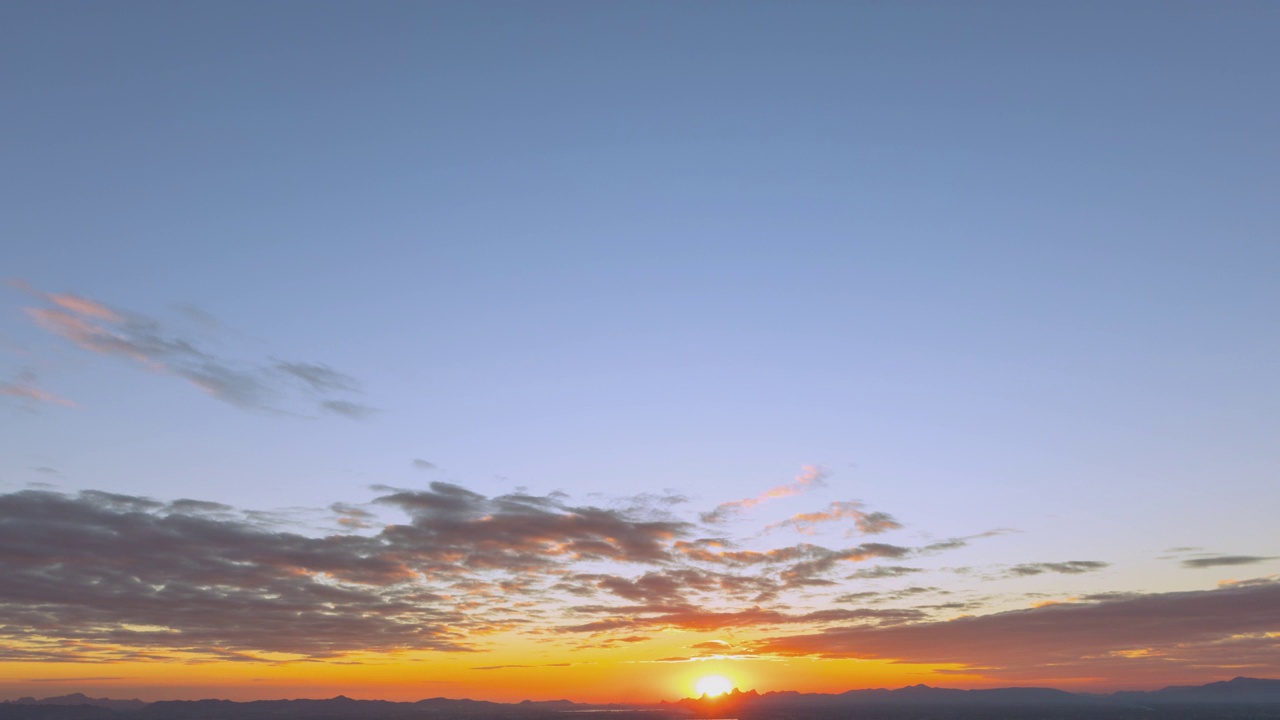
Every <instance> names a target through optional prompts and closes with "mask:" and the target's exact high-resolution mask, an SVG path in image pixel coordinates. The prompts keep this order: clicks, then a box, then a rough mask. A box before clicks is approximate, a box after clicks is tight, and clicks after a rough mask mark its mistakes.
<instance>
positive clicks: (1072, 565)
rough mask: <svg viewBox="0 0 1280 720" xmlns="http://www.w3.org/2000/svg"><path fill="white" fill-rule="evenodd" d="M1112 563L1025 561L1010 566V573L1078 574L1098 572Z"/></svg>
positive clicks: (1095, 561) (1097, 561)
mask: <svg viewBox="0 0 1280 720" xmlns="http://www.w3.org/2000/svg"><path fill="white" fill-rule="evenodd" d="M1109 564H1110V563H1105V562H1102V561H1100V560H1068V561H1066V562H1038V563H1023V564H1021V565H1014V566H1013V567H1011V568H1009V575H1011V576H1016V577H1027V576H1030V575H1042V574H1044V573H1061V574H1065V575H1078V574H1080V573H1087V572H1096V571H1098V570H1102V569H1103V568H1105V567H1107V566H1108V565H1109Z"/></svg>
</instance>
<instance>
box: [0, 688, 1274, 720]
mask: <svg viewBox="0 0 1280 720" xmlns="http://www.w3.org/2000/svg"><path fill="white" fill-rule="evenodd" d="M619 713H622V714H626V715H633V716H640V717H642V718H645V719H646V720H666V719H668V718H673V719H674V718H726V719H727V718H734V719H735V720H740V719H742V718H752V719H758V720H835V719H836V718H854V719H855V720H857V719H858V718H873V719H874V718H886V719H891V718H929V719H930V720H945V719H946V718H949V717H952V718H974V719H979V718H982V719H986V718H990V719H996V718H1010V719H1012V718H1018V719H1021V718H1048V719H1050V720H1056V719H1062V720H1068V719H1071V718H1080V719H1081V720H1084V719H1085V718H1088V719H1089V720H1099V719H1103V720H1112V719H1115V720H1122V719H1123V720H1128V719H1129V718H1133V719H1139V718H1148V719H1152V720H1154V719H1157V718H1159V719H1163V718H1171V719H1173V718H1176V719H1177V720H1213V719H1215V718H1232V719H1239V720H1263V719H1267V718H1280V680H1276V679H1260V678H1246V677H1237V678H1235V679H1233V680H1228V681H1223V682H1214V683H1209V684H1206V685H1195V686H1170V687H1166V688H1163V689H1160V690H1154V691H1121V692H1114V693H1110V694H1088V693H1072V692H1067V691H1064V690H1057V689H1053V688H1038V687H1010V688H992V689H982V690H957V689H951V688H938V687H931V686H928V685H923V684H922V685H911V686H908V687H903V688H899V689H896V690H888V689H883V688H879V689H871V690H849V691H847V692H843V693H836V694H822V693H800V692H794V691H782V692H768V693H763V694H761V693H758V692H756V691H755V690H749V691H747V692H742V691H740V690H737V689H735V690H733V691H732V692H730V693H726V694H724V695H720V696H714V697H711V696H706V695H704V696H702V697H699V698H684V699H681V700H678V701H676V702H665V701H664V702H662V703H658V704H649V705H645V704H612V705H601V704H589V703H576V702H572V701H570V700H550V701H530V700H525V701H523V702H519V703H496V702H489V701H485V700H454V699H448V698H442V697H438V698H430V699H426V700H419V701H417V702H390V701H386V700H353V699H351V698H348V697H345V696H342V695H339V696H337V697H334V698H329V699H327V700H256V701H251V702H234V701H231V700H166V701H159V702H151V703H147V702H143V701H141V700H137V699H133V700H113V699H107V698H92V697H88V696H86V695H84V694H81V693H73V694H71V695H61V696H58V697H49V698H44V699H41V700H37V699H35V698H31V697H25V698H20V699H18V700H13V701H8V702H3V703H0V720H413V719H415V718H422V719H423V720H443V719H445V718H467V719H472V720H489V719H493V720H549V719H550V718H558V719H559V720H602V719H604V718H608V719H609V720H622V719H621V718H619V717H618V715H619Z"/></svg>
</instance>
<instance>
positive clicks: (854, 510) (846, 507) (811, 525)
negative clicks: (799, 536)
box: [765, 500, 902, 535]
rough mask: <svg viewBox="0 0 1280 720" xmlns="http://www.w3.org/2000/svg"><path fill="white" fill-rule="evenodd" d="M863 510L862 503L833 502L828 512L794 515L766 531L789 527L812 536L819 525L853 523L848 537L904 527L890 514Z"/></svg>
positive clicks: (767, 528)
mask: <svg viewBox="0 0 1280 720" xmlns="http://www.w3.org/2000/svg"><path fill="white" fill-rule="evenodd" d="M862 508H863V504H862V503H860V502H857V501H853V500H848V501H843V502H833V503H831V505H830V507H829V508H828V509H827V510H824V511H821V512H811V513H799V514H797V515H792V516H791V517H789V518H787V519H786V520H783V521H781V522H777V523H774V524H772V525H769V526H768V527H766V528H765V531H766V532H767V531H769V530H774V529H777V528H784V527H789V528H794V529H796V530H798V531H800V532H802V533H806V534H812V533H813V532H814V529H815V528H816V527H817V526H818V525H821V524H823V523H829V522H837V521H840V520H848V521H852V522H853V526H854V529H851V530H849V532H848V533H847V534H848V535H853V534H854V532H855V530H856V531H857V532H859V533H862V534H863V535H879V534H880V533H883V532H887V531H889V530H897V529H899V528H901V527H902V525H901V523H899V522H898V521H897V520H895V519H894V517H893V516H892V515H890V514H889V513H885V512H870V513H869V512H864V511H863V510H862Z"/></svg>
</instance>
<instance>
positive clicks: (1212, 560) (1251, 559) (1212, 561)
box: [1182, 555, 1276, 569]
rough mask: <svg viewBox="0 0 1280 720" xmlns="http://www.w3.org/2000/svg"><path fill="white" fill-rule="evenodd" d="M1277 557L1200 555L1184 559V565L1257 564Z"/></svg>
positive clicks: (1186, 566)
mask: <svg viewBox="0 0 1280 720" xmlns="http://www.w3.org/2000/svg"><path fill="white" fill-rule="evenodd" d="M1275 559H1276V558H1275V557H1262V556H1258V555H1215V556H1213V557H1199V558H1191V559H1189V560H1183V561H1182V567H1185V568H1193V569H1199V568H1210V567H1224V566H1232V565H1255V564H1257V563H1262V562H1266V561H1268V560H1275Z"/></svg>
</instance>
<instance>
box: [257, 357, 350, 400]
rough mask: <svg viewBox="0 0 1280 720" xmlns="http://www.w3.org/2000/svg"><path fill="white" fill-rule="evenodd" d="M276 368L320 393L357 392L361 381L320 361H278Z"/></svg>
mask: <svg viewBox="0 0 1280 720" xmlns="http://www.w3.org/2000/svg"><path fill="white" fill-rule="evenodd" d="M275 369H276V370H279V371H280V372H282V373H284V374H286V375H290V376H292V377H294V378H296V379H298V380H301V381H302V382H303V383H304V384H306V385H307V386H308V387H310V388H311V389H312V390H314V391H316V392H320V393H324V392H330V391H335V390H336V391H340V392H357V391H359V390H360V383H359V382H357V381H356V379H355V378H353V377H351V376H350V375H346V374H344V373H340V372H338V371H337V370H334V369H333V368H331V367H329V366H328V365H321V364H318V363H303V362H278V363H276V365H275Z"/></svg>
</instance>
